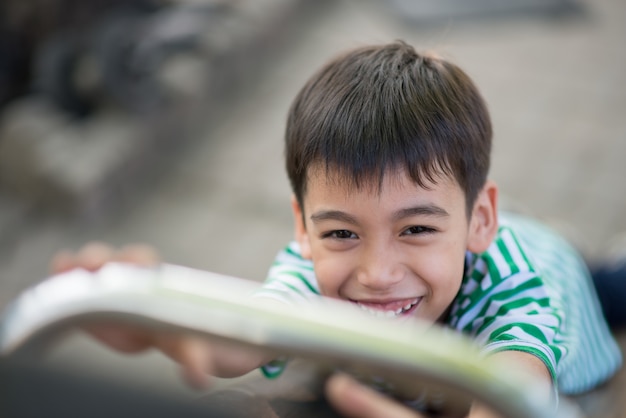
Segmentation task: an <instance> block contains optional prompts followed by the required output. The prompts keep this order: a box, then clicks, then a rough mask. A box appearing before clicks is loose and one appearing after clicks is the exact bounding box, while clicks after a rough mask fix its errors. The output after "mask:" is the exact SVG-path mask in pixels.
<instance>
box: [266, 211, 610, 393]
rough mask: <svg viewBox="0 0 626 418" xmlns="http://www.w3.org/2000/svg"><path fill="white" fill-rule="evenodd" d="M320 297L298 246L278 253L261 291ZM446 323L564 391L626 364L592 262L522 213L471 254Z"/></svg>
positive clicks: (272, 370)
mask: <svg viewBox="0 0 626 418" xmlns="http://www.w3.org/2000/svg"><path fill="white" fill-rule="evenodd" d="M319 295H320V291H319V287H318V285H317V280H316V278H315V273H314V270H313V264H312V262H311V261H309V260H305V259H303V258H302V257H301V256H300V253H299V247H298V244H297V243H295V242H294V243H291V244H290V245H289V246H288V247H287V248H286V249H285V250H283V251H281V252H280V253H279V254H278V256H277V258H276V260H275V262H274V264H273V266H272V268H271V269H270V271H269V274H268V278H267V280H266V282H265V284H264V286H263V290H262V291H261V293H260V294H259V296H263V297H269V298H273V299H276V300H279V301H281V302H287V303H291V304H300V303H306V302H307V301H308V300H311V299H312V298H317V297H319ZM446 325H447V326H449V327H451V328H453V329H455V330H458V331H460V332H462V333H464V334H466V335H467V336H469V337H470V338H472V339H473V340H475V341H476V342H477V343H478V344H479V345H480V346H481V347H483V348H484V351H485V352H487V353H495V352H499V351H504V350H515V351H524V352H527V353H530V354H532V355H535V356H537V357H538V358H539V359H541V360H542V361H543V362H544V363H545V365H546V366H547V368H548V370H549V371H550V373H551V375H552V377H553V381H554V382H555V384H556V385H557V388H558V390H559V392H560V393H563V394H576V393H580V392H584V391H586V390H589V389H591V388H593V387H595V386H597V385H598V384H600V383H602V382H603V381H605V380H606V379H608V378H609V377H610V376H611V375H613V374H614V373H615V372H616V370H617V369H618V368H619V367H620V366H621V362H622V358H621V353H620V350H619V347H618V346H617V344H616V342H615V340H614V339H613V337H612V335H611V332H610V330H609V329H608V326H607V325H606V322H605V320H604V317H603V315H602V311H601V307H600V305H599V302H598V299H597V296H596V292H595V289H594V287H593V284H592V281H591V277H590V274H589V271H588V269H587V267H586V265H585V263H584V261H583V260H582V259H581V257H580V256H579V255H578V254H577V252H576V251H575V250H574V249H573V248H572V247H571V246H570V245H569V244H568V243H567V242H566V241H565V240H564V239H562V238H561V237H559V236H558V235H556V234H555V233H553V232H552V231H550V230H549V229H548V228H546V227H545V226H543V225H541V224H539V223H537V222H535V221H532V220H530V219H527V218H524V217H521V216H519V215H513V214H508V213H507V214H504V213H503V214H501V216H500V227H499V230H498V234H497V236H496V238H495V239H494V241H493V242H492V244H491V245H490V247H489V248H488V249H487V251H485V252H484V253H482V254H472V253H469V252H468V253H467V254H466V263H465V274H464V277H463V281H462V283H461V287H460V290H459V292H458V294H457V296H456V298H455V299H454V301H453V302H452V306H451V309H450V315H449V316H448V318H447V320H446ZM281 369H282V362H277V363H276V364H274V365H272V364H270V365H268V366H265V367H264V368H263V371H264V373H265V374H266V375H274V374H277V373H279V372H280V370H281Z"/></svg>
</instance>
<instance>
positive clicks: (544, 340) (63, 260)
mask: <svg viewBox="0 0 626 418" xmlns="http://www.w3.org/2000/svg"><path fill="white" fill-rule="evenodd" d="M491 136H492V132H491V124H490V119H489V115H488V112H487V109H486V106H485V104H484V102H483V99H482V97H481V96H480V94H479V92H478V91H477V89H476V88H475V86H474V85H473V83H472V81H471V80H470V79H469V78H468V77H467V75H466V74H465V73H463V71H461V70H460V69H459V68H458V67H456V66H455V65H453V64H451V63H449V62H447V61H445V60H442V59H439V58H437V57H433V56H427V55H420V54H418V53H416V52H415V51H414V50H413V48H411V47H410V46H408V45H406V44H404V43H402V42H397V43H393V44H390V45H383V46H372V47H365V48H360V49H356V50H354V51H351V52H348V53H346V54H344V55H342V56H340V57H338V58H336V59H335V60H333V61H331V62H329V63H328V64H327V65H326V66H324V67H323V68H322V69H321V70H319V71H318V72H317V73H316V74H315V75H314V76H313V77H312V78H311V79H310V80H309V82H308V83H307V84H306V85H305V86H304V88H303V89H302V90H301V91H300V93H299V94H298V95H297V96H296V98H295V101H294V103H293V105H292V107H291V109H290V112H289V117H288V122H287V130H286V164H287V172H288V175H289V179H290V182H291V186H292V189H293V193H294V197H293V199H292V208H293V213H294V221H295V237H296V240H295V242H294V243H292V244H290V245H289V246H288V247H287V249H286V250H285V251H283V252H281V253H280V254H279V255H278V258H277V260H276V262H275V264H274V266H273V267H272V268H271V270H270V272H269V276H268V281H267V282H266V285H265V286H264V289H263V291H261V292H260V293H259V295H258V297H267V298H269V299H272V300H278V301H280V302H285V303H291V304H294V305H297V304H299V303H306V301H307V300H309V299H310V298H316V297H318V296H319V295H324V296H328V297H333V298H338V299H342V300H345V301H347V302H349V303H353V304H355V305H357V306H359V307H360V308H362V309H363V310H365V311H367V312H370V313H372V314H373V315H377V316H388V317H392V318H394V319H395V320H405V319H409V318H412V317H417V318H421V319H423V320H427V321H430V322H433V323H439V324H441V325H444V326H448V327H451V328H453V329H456V330H458V331H460V332H463V333H465V334H467V335H468V336H470V337H471V338H473V339H475V340H476V342H477V343H478V344H480V345H481V346H482V347H483V349H484V351H485V352H486V353H489V354H491V355H493V356H496V357H500V358H502V359H503V360H504V361H509V362H511V363H512V364H515V367H523V368H524V369H526V370H528V371H529V372H530V373H532V374H534V375H536V376H537V377H538V378H539V380H540V381H542V382H544V383H545V393H546V396H550V394H551V393H552V392H553V391H556V390H558V391H559V392H561V393H566V394H573V393H578V392H581V391H584V390H587V389H589V388H592V387H594V386H596V385H598V384H600V383H601V382H603V381H604V380H606V379H607V378H608V377H609V376H611V375H612V374H613V373H614V372H615V371H616V370H617V369H618V368H619V366H620V364H621V356H620V352H619V349H618V348H617V345H616V344H615V342H614V340H613V338H612V337H611V334H610V332H609V330H608V328H607V326H606V323H605V322H604V319H603V317H602V313H601V311H600V307H599V304H598V302H597V299H596V296H595V292H594V289H593V287H592V285H591V282H590V277H589V273H588V271H587V269H586V267H585V265H584V263H583V262H582V260H581V259H580V257H579V256H578V255H577V254H576V253H575V251H574V250H573V249H572V248H571V247H570V246H569V245H568V244H567V243H566V242H564V241H563V240H562V239H561V238H559V237H557V236H556V235H554V234H553V233H551V232H550V231H548V230H547V229H546V228H544V227H542V226H541V225H539V224H536V223H534V222H532V221H530V220H526V219H523V218H521V217H519V216H514V215H508V216H506V217H502V218H500V219H499V216H498V215H499V214H498V211H497V197H498V189H497V186H496V185H495V184H494V183H493V182H491V181H489V180H487V174H488V170H489V159H490V150H491ZM90 251H91V256H89V251H86V252H83V253H82V256H80V257H79V261H76V259H75V258H72V257H71V256H68V255H67V254H66V255H64V256H61V257H59V258H58V259H57V268H56V269H57V270H63V269H66V268H69V267H72V266H75V265H76V264H77V263H78V264H84V261H85V260H87V259H89V257H92V258H93V257H96V258H98V257H99V259H96V260H95V261H94V262H93V263H92V268H97V267H98V266H99V265H100V264H101V263H102V262H103V261H106V260H108V259H110V258H111V254H109V253H107V251H109V250H106V249H103V248H102V247H100V248H99V249H93V248H92V249H91V250H90ZM126 254H127V253H126ZM68 257H69V258H68ZM126 257H128V255H126ZM128 258H129V259H130V260H138V259H142V257H141V256H136V255H134V256H130V257H128ZM150 258H151V257H150V256H147V257H143V259H148V260H149V259H150ZM92 261H93V260H92ZM92 333H93V334H94V335H96V336H97V337H98V338H100V339H101V340H103V341H104V342H105V343H107V344H108V345H110V346H113V347H115V348H118V349H120V350H124V351H136V350H139V349H144V348H146V347H150V346H157V347H158V348H160V349H161V350H163V351H164V352H166V353H168V354H170V355H171V356H172V357H173V358H175V359H177V360H178V361H179V362H181V363H182V364H184V365H186V366H187V367H186V370H187V371H188V372H189V373H190V377H191V378H192V379H194V380H198V379H201V378H202V376H201V374H198V373H197V371H198V370H199V369H204V370H207V369H209V370H210V371H211V372H212V373H214V374H218V375H220V376H234V375H239V374H243V373H245V372H247V371H250V370H252V369H254V368H256V367H259V366H262V365H264V364H267V363H268V361H269V360H271V359H267V358H261V357H259V356H258V355H253V354H250V353H243V352H241V353H239V352H236V351H233V350H229V349H221V348H220V347H214V346H212V347H211V348H210V349H207V347H206V346H205V345H204V343H202V342H197V341H192V340H189V339H185V340H183V339H181V338H174V337H167V336H153V335H147V334H145V333H142V332H140V331H137V330H120V329H119V328H114V329H104V328H102V327H101V328H98V329H95V330H93V331H92ZM282 366H283V365H281V364H276V363H275V362H274V363H271V364H270V366H265V367H264V370H265V372H266V373H269V374H273V373H275V372H276V370H280V368H281V367H282ZM331 399H332V396H331ZM470 416H471V417H478V416H486V412H485V411H484V410H481V409H480V407H476V408H474V409H473V410H472V412H471V415H470Z"/></svg>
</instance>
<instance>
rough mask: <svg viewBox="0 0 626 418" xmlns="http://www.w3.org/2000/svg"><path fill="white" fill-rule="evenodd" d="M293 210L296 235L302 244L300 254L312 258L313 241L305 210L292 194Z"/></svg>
mask: <svg viewBox="0 0 626 418" xmlns="http://www.w3.org/2000/svg"><path fill="white" fill-rule="evenodd" d="M291 210H292V211H293V222H294V235H295V239H296V241H297V242H298V244H300V255H301V256H302V257H303V258H306V259H308V260H310V259H311V243H310V242H309V234H308V233H307V231H306V225H305V224H304V212H303V210H302V208H301V207H300V204H299V203H298V200H297V199H296V197H295V196H294V195H291Z"/></svg>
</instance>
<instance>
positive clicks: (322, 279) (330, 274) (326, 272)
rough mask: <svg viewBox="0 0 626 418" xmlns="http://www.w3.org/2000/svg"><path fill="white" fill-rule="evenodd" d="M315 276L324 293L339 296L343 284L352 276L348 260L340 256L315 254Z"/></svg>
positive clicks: (333, 296)
mask: <svg viewBox="0 0 626 418" xmlns="http://www.w3.org/2000/svg"><path fill="white" fill-rule="evenodd" d="M313 265H314V269H315V276H316V278H317V283H318V285H319V287H320V291H321V293H322V295H324V296H328V297H332V298H339V297H340V294H341V289H342V286H343V284H344V283H345V282H346V281H347V279H348V277H350V268H349V266H348V263H346V260H342V259H340V258H339V257H332V256H325V257H317V258H316V257H315V254H314V255H313Z"/></svg>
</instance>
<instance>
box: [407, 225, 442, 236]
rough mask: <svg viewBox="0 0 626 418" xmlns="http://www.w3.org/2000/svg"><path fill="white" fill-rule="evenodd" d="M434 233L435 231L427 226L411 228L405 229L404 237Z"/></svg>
mask: <svg viewBox="0 0 626 418" xmlns="http://www.w3.org/2000/svg"><path fill="white" fill-rule="evenodd" d="M432 232H435V230H434V229H432V228H429V227H427V226H411V227H409V228H407V229H405V230H404V232H402V235H418V234H429V233H432Z"/></svg>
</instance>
